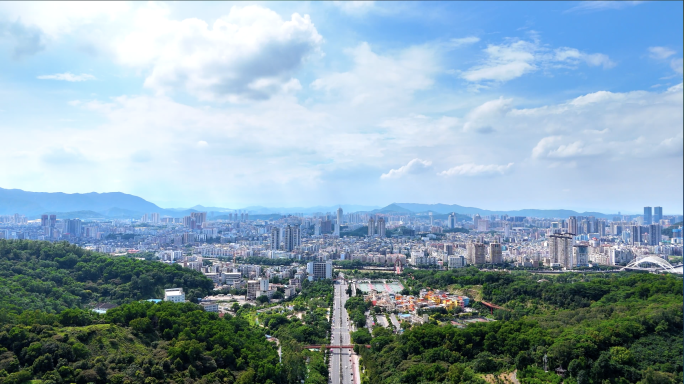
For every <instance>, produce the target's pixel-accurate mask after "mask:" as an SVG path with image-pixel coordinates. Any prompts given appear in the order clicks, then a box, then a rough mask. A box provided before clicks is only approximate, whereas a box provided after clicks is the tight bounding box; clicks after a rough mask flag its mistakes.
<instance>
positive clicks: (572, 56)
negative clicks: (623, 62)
mask: <svg viewBox="0 0 684 384" xmlns="http://www.w3.org/2000/svg"><path fill="white" fill-rule="evenodd" d="M555 53H556V57H555V59H556V60H557V61H560V62H569V63H571V64H576V63H577V62H578V61H584V62H585V63H586V64H587V65H589V66H590V67H598V66H602V67H603V68H604V69H608V68H613V67H614V66H615V63H614V62H612V61H611V60H610V58H608V56H607V55H604V54H602V53H593V54H588V53H584V52H580V51H578V50H577V49H575V48H567V47H564V48H558V49H556V51H555Z"/></svg>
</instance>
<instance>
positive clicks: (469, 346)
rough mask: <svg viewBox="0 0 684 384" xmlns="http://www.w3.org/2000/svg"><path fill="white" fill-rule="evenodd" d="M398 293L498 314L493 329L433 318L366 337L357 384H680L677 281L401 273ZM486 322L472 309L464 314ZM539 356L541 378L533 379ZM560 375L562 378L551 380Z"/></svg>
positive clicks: (634, 276)
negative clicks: (460, 300)
mask: <svg viewBox="0 0 684 384" xmlns="http://www.w3.org/2000/svg"><path fill="white" fill-rule="evenodd" d="M404 278H405V282H406V284H405V285H406V287H407V288H406V292H405V293H416V292H417V291H419V290H420V289H422V288H428V287H430V288H432V289H450V290H452V291H454V292H456V291H458V292H470V293H477V295H481V299H482V300H485V301H488V302H492V303H495V304H497V305H501V306H503V307H504V308H506V310H498V311H495V312H494V314H493V318H494V319H496V320H497V321H491V322H483V323H475V324H470V325H468V326H466V327H464V328H460V327H457V326H453V325H451V322H450V321H449V316H444V315H443V314H439V313H438V314H435V315H432V316H431V317H430V321H429V322H428V323H427V324H424V325H420V326H413V327H412V328H410V329H407V330H406V331H405V332H403V334H400V335H394V334H391V333H390V332H387V331H384V330H382V329H377V328H376V329H374V330H373V336H374V337H373V340H372V342H371V346H372V348H371V349H368V350H366V349H365V348H360V349H359V352H360V353H361V354H362V356H363V361H364V365H365V368H366V372H365V374H364V377H363V379H364V382H365V383H484V382H485V381H484V376H486V375H491V376H489V377H490V382H492V381H491V379H492V378H493V377H497V375H500V374H502V373H505V372H512V371H514V370H517V379H518V380H519V381H520V382H521V383H546V382H553V383H560V382H564V383H566V384H567V383H585V384H588V383H681V382H682V356H683V353H684V352H683V349H682V343H683V342H684V340H683V338H682V326H683V324H682V316H683V313H682V306H683V304H682V303H683V297H682V290H683V285H682V278H681V277H680V276H675V275H654V274H647V273H607V274H579V273H568V274H562V275H558V276H551V277H549V276H543V277H542V276H541V275H534V274H530V273H524V272H516V273H514V274H512V273H506V272H482V271H479V270H477V269H476V268H465V269H459V270H452V271H442V272H436V273H435V272H430V271H418V270H409V271H406V272H405V274H404ZM473 306H474V307H475V308H480V309H482V310H483V312H485V313H486V314H487V315H489V313H488V312H489V311H488V310H487V309H486V308H484V307H483V306H481V304H479V303H475V304H474V305H473ZM545 355H546V356H547V359H548V360H547V361H548V368H549V372H544V370H543V366H544V365H543V359H544V356H545ZM557 367H561V368H563V369H565V370H567V372H566V373H565V378H561V377H560V376H557V375H556V374H555V373H554V369H555V368H557Z"/></svg>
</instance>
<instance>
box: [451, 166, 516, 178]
mask: <svg viewBox="0 0 684 384" xmlns="http://www.w3.org/2000/svg"><path fill="white" fill-rule="evenodd" d="M511 167H513V163H508V164H506V165H498V164H488V165H484V164H475V163H467V164H461V165H457V166H455V167H453V168H449V169H447V170H446V171H442V172H440V173H439V175H440V176H485V175H496V174H499V175H503V174H504V173H506V172H508V171H509V170H510V169H511Z"/></svg>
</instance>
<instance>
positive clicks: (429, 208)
mask: <svg viewBox="0 0 684 384" xmlns="http://www.w3.org/2000/svg"><path fill="white" fill-rule="evenodd" d="M390 207H393V208H391V209H404V210H409V211H411V212H413V213H422V212H435V213H442V214H449V213H451V212H456V213H460V214H466V215H474V214H476V213H477V214H479V215H509V216H528V217H539V218H549V219H550V218H559V219H566V218H568V217H570V216H594V217H597V218H602V219H612V218H613V216H616V215H615V214H605V213H601V212H576V211H572V210H568V209H520V210H514V211H490V210H487V209H481V208H474V207H464V206H462V205H458V204H452V205H449V204H415V203H393V204H390V205H388V206H387V207H385V208H382V209H381V210H386V209H388V208H390ZM394 207H396V208H394ZM379 211H380V210H379ZM393 212H399V213H405V211H393Z"/></svg>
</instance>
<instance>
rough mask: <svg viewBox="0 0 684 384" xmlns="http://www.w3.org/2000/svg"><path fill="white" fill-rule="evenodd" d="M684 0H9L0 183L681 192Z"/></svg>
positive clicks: (220, 191)
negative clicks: (195, 0) (209, 0)
mask: <svg viewBox="0 0 684 384" xmlns="http://www.w3.org/2000/svg"><path fill="white" fill-rule="evenodd" d="M681 14H682V3H681V2H672V3H669V2H667V3H649V2H646V3H639V2H623V3H608V2H592V3H573V2H568V3H459V2H457V3H385V2H382V3H373V2H366V3H289V2H282V3H236V4H231V3H168V4H167V3H154V4H152V3H150V4H140V3H104V4H103V3H78V4H73V3H72V4H60V3H1V4H0V15H3V16H0V57H1V59H0V62H1V63H2V69H3V71H2V75H0V89H2V91H1V92H0V134H2V136H3V138H4V140H3V142H4V143H5V144H6V147H5V148H4V150H3V151H0V164H3V165H4V167H3V172H2V173H1V174H0V187H2V188H10V189H13V188H17V189H23V190H27V191H45V192H66V193H87V192H93V191H95V192H113V191H121V192H124V193H129V194H133V195H136V196H142V197H143V198H145V199H146V200H148V201H151V202H154V203H155V204H158V205H159V206H162V207H167V208H171V207H192V206H194V205H197V204H200V205H203V206H218V207H226V208H234V209H240V207H248V206H255V205H261V206H268V207H288V206H289V207H298V206H318V205H321V206H331V205H334V204H339V203H340V202H345V203H354V204H364V205H370V206H379V207H383V206H385V205H387V204H390V203H391V202H401V201H403V202H413V203H428V204H435V203H444V204H459V205H463V206H469V207H480V208H483V209H491V210H513V209H525V208H537V209H573V210H576V211H579V212H581V211H599V212H605V213H614V212H618V211H622V212H623V213H628V214H638V213H639V212H642V211H643V207H644V206H662V207H664V209H665V213H666V214H667V213H681V212H682V200H683V199H682V197H683V195H684V190H683V179H682V173H683V169H682V163H683V156H682V125H683V124H684V118H683V113H682V102H683V98H682V94H683V91H682V50H681V47H682V20H681V17H680V15H681ZM633 25H639V26H640V28H638V29H637V28H633V27H631V26H633ZM578 26H582V28H577V27H578ZM189 47H192V48H189Z"/></svg>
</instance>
